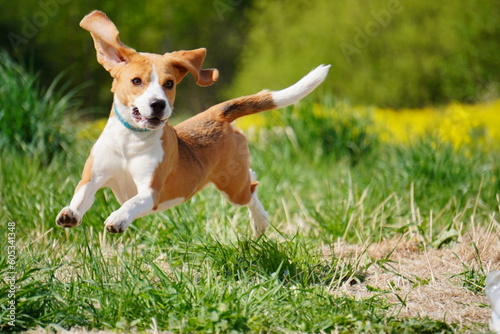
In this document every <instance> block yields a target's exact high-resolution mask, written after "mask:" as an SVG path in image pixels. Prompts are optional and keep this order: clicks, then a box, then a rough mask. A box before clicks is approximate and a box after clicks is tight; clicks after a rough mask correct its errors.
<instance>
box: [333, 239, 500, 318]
mask: <svg viewBox="0 0 500 334" xmlns="http://www.w3.org/2000/svg"><path fill="white" fill-rule="evenodd" d="M419 245H421V243H419V242H416V241H415V242H409V241H402V240H401V239H391V240H387V241H384V242H381V243H378V244H374V245H371V246H369V247H368V248H366V247H365V248H362V247H360V246H358V245H355V246H352V245H345V244H344V245H343V244H339V245H338V246H337V247H335V252H334V255H335V256H339V257H343V258H346V257H353V258H356V259H360V258H363V257H365V258H366V260H368V259H370V258H371V259H376V260H381V259H385V258H388V259H389V260H390V261H387V262H385V261H382V262H379V263H380V264H379V265H377V264H374V265H372V266H370V267H369V268H368V272H367V275H368V276H367V278H366V280H365V281H364V282H363V283H362V284H354V285H349V284H345V285H343V286H341V287H340V288H339V289H336V291H334V292H333V293H336V294H348V295H351V296H354V297H356V298H359V299H366V298H368V297H371V296H374V295H380V294H382V296H385V297H386V298H387V300H388V301H389V302H390V303H393V304H394V306H393V307H392V311H393V312H394V315H398V316H400V317H416V316H422V317H430V318H433V319H436V320H443V321H446V322H453V323H458V324H460V325H462V326H465V327H466V328H467V327H469V326H471V325H472V324H473V323H482V324H488V323H489V319H490V315H491V310H490V308H489V305H488V301H487V299H486V296H485V294H484V290H483V286H482V284H484V282H482V281H481V277H482V275H481V274H482V273H483V272H482V270H483V271H484V273H488V272H489V271H491V270H498V269H499V268H500V237H499V234H498V232H496V233H494V232H491V231H485V230H475V231H469V232H468V233H466V234H464V235H463V236H462V237H460V238H459V239H458V241H457V242H456V243H455V244H453V245H451V246H449V247H447V246H445V247H443V248H442V249H425V248H422V247H421V246H419ZM391 252H392V254H391ZM471 290H473V291H474V292H473V291H471ZM402 301H403V302H402Z"/></svg>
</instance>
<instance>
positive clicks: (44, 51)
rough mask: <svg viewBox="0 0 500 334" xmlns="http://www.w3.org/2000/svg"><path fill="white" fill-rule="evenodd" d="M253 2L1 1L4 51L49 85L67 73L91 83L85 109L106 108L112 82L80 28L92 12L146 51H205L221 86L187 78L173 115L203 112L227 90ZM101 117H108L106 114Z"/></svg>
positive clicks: (226, 0)
mask: <svg viewBox="0 0 500 334" xmlns="http://www.w3.org/2000/svg"><path fill="white" fill-rule="evenodd" d="M249 5H251V1H233V0H231V1H230V0H214V1H201V0H198V1H190V2H189V4H187V3H186V2H182V1H168V2H165V1H161V0H148V1H142V2H141V1H122V2H116V1H106V0H89V1H70V0H23V1H7V0H0V8H2V11H0V31H1V32H2V33H1V34H0V36H2V37H1V39H0V49H2V48H3V49H6V50H8V51H9V53H10V54H12V55H14V56H16V58H18V59H19V58H20V59H22V60H23V62H28V63H31V66H32V67H33V68H35V69H36V70H38V71H41V72H42V79H44V80H45V84H47V85H48V84H50V81H51V80H52V79H53V78H54V77H55V76H57V74H58V73H59V72H61V71H62V70H64V69H66V68H68V74H69V75H70V76H72V77H73V78H74V82H76V83H82V82H87V81H88V82H90V83H91V84H92V85H91V87H90V88H87V89H86V91H85V93H86V95H87V96H86V99H85V103H86V106H87V107H90V106H101V107H103V106H105V108H108V107H109V103H110V101H111V94H110V92H109V89H110V87H111V78H110V76H109V74H108V73H107V72H106V71H105V70H104V69H103V68H102V67H101V66H100V65H99V64H98V63H97V61H96V58H95V50H94V47H93V43H92V39H91V38H90V35H89V33H88V32H87V31H85V30H83V29H81V28H80V27H79V25H78V23H79V22H80V20H81V19H82V18H83V16H84V15H86V14H88V13H89V12H91V11H92V10H94V9H100V10H102V11H104V12H105V13H106V14H107V15H108V16H109V17H110V19H111V20H112V21H113V22H114V23H115V24H116V26H117V27H118V30H119V31H120V38H121V40H122V41H123V42H124V43H125V44H127V45H128V46H130V47H132V48H134V49H136V50H138V51H141V52H154V53H165V52H171V51H176V50H182V49H195V48H199V47H206V48H207V49H208V53H207V59H206V61H205V66H206V67H215V68H218V69H219V70H220V72H221V76H220V80H219V82H217V83H216V84H214V86H212V87H208V88H200V87H197V86H196V84H195V83H194V80H192V79H190V78H189V79H186V80H184V81H183V84H182V85H181V86H180V89H179V90H178V96H179V97H178V99H177V100H176V109H177V110H178V111H180V112H183V111H186V110H188V111H191V112H199V111H200V110H202V108H206V107H208V106H210V105H211V104H213V103H214V102H216V101H217V96H216V95H217V92H218V91H219V90H220V89H221V88H224V87H226V86H227V84H228V83H229V79H230V78H231V77H232V73H233V71H234V66H235V64H236V59H237V57H238V54H239V50H240V49H241V47H242V45H243V44H244V43H243V40H244V34H243V31H244V27H245V20H242V19H241V18H242V17H243V12H244V11H245V9H246V8H247V7H248V6H249ZM104 112H107V110H106V111H104Z"/></svg>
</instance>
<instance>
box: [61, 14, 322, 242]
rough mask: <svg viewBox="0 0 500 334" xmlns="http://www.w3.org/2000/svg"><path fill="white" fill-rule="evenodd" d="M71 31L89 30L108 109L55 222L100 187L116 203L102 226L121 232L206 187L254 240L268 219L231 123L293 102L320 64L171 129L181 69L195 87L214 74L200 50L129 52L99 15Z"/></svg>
mask: <svg viewBox="0 0 500 334" xmlns="http://www.w3.org/2000/svg"><path fill="white" fill-rule="evenodd" d="M80 26H81V27H82V28H84V29H86V30H88V31H89V32H90V34H91V36H92V38H93V40H94V46H95V49H96V51H97V60H98V61H99V63H100V64H101V65H102V66H103V67H104V68H105V69H106V70H107V71H108V72H109V73H110V74H111V76H112V77H113V84H112V88H111V91H112V93H113V105H112V107H111V112H110V115H109V119H108V122H107V124H106V126H105V128H104V130H103V132H102V134H101V135H100V137H99V138H98V140H97V142H96V143H95V145H94V146H93V147H92V150H91V153H90V156H89V157H88V159H87V161H86V162H85V166H84V168H83V173H82V178H81V181H80V182H79V183H78V185H77V187H76V189H75V192H74V196H73V198H72V200H71V202H70V204H69V206H67V207H65V208H63V209H62V210H61V211H60V212H59V214H58V216H57V218H56V223H57V224H58V225H59V226H62V227H74V226H77V225H79V224H80V223H81V221H82V217H83V215H84V214H85V212H86V211H87V210H88V209H89V208H90V206H91V205H92V203H93V201H94V195H95V193H96V192H97V190H98V189H100V188H102V187H109V188H111V189H112V191H113V193H114V194H115V196H116V198H117V199H118V201H119V202H120V204H121V207H120V208H119V209H118V210H116V211H114V212H112V213H111V214H110V215H109V217H108V218H107V219H106V221H105V223H104V225H105V227H106V229H107V231H108V232H110V233H121V232H124V231H125V230H126V229H127V227H128V226H129V225H130V223H131V222H132V221H134V220H135V219H136V218H138V217H142V216H145V215H148V214H151V213H154V212H160V211H164V210H167V209H168V208H171V207H173V206H174V205H178V204H180V203H183V202H185V201H187V200H188V199H190V198H191V197H192V196H193V195H194V194H196V193H197V192H198V191H200V190H201V189H203V188H204V187H205V186H206V185H207V184H209V183H213V184H214V185H215V187H216V188H217V189H218V190H219V191H220V192H221V193H222V194H224V195H225V197H227V199H228V200H229V201H230V202H231V203H233V204H235V205H240V206H247V207H248V209H249V211H250V221H251V226H252V229H253V232H254V234H255V235H256V236H259V235H261V234H262V233H263V232H264V231H265V229H266V227H267V225H268V215H267V213H266V211H265V210H264V208H263V206H262V204H261V203H260V201H259V199H258V197H257V192H256V189H257V184H258V182H257V179H256V176H255V174H254V172H253V171H252V170H251V169H250V165H249V150H248V144H247V140H246V138H245V136H244V135H243V134H242V133H241V131H239V130H238V129H237V128H236V127H235V126H234V125H233V121H234V120H235V119H237V118H239V117H242V116H245V115H250V114H253V113H257V112H260V111H264V110H269V109H276V108H282V107H285V106H287V105H290V104H292V103H295V102H297V101H298V100H300V99H301V98H303V97H304V96H306V95H307V94H309V93H310V92H311V91H312V90H314V89H315V88H316V87H317V86H318V85H319V84H320V83H321V82H322V81H323V80H324V79H325V77H326V75H327V73H328V69H329V67H330V66H329V65H328V66H324V65H321V66H319V67H317V68H316V69H314V70H313V71H311V72H310V73H309V74H307V75H306V76H305V77H304V78H302V79H301V80H300V81H299V82H297V83H296V84H294V85H293V86H291V87H289V88H286V89H283V90H280V91H262V92H260V93H257V94H255V95H250V96H244V97H239V98H236V99H233V100H229V101H226V102H223V103H220V104H217V105H215V106H213V107H211V108H209V109H208V110H206V111H204V112H202V113H200V114H197V115H196V116H194V117H192V118H190V119H188V120H186V121H184V122H182V123H180V124H179V125H177V126H175V127H173V126H172V125H170V124H169V123H168V119H169V117H170V116H171V115H172V110H173V105H174V100H175V90H176V87H177V85H178V84H179V83H180V82H181V80H182V78H183V77H184V76H185V75H186V74H188V73H191V74H192V75H193V76H194V78H195V79H196V83H197V84H198V85H200V86H208V85H211V84H213V83H214V82H215V81H216V80H217V79H218V77H219V72H218V71H217V70H216V69H202V64H203V61H204V59H205V54H206V50H205V49H203V48H201V49H196V50H189V51H175V52H170V53H165V54H163V55H159V54H151V53H142V52H136V51H135V50H133V49H131V48H129V47H127V46H125V45H124V44H123V43H122V42H121V41H120V39H119V37H118V30H117V28H116V26H115V25H114V24H113V22H111V21H110V20H109V18H108V17H107V16H106V14H104V13H103V12H100V11H94V12H92V13H90V14H88V15H87V16H85V17H84V18H83V20H82V21H81V22H80Z"/></svg>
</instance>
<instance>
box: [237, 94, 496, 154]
mask: <svg viewBox="0 0 500 334" xmlns="http://www.w3.org/2000/svg"><path fill="white" fill-rule="evenodd" d="M351 111H352V112H355V113H358V114H360V115H361V116H363V117H372V119H373V122H374V129H373V131H374V132H377V133H378V134H379V136H380V139H381V140H382V141H383V142H390V143H403V144H404V143H410V142H411V141H412V140H415V139H418V138H421V137H423V136H433V137H434V138H439V140H441V141H442V142H445V143H451V144H453V146H454V147H455V148H459V147H463V146H467V145H470V144H474V145H481V146H485V145H486V147H494V148H498V147H500V99H497V100H493V101H490V102H484V103H478V104H474V105H466V104H460V103H451V104H449V105H446V106H444V107H428V108H423V109H401V110H394V109H384V108H368V107H354V108H351ZM281 112H282V111H281ZM279 113H280V111H271V112H267V113H266V114H263V113H260V114H255V115H252V116H248V117H245V118H241V119H239V120H238V121H237V122H236V124H237V126H238V127H240V128H241V129H243V130H248V129H250V128H256V129H258V128H260V127H262V126H264V125H265V124H266V121H268V120H269V119H272V120H273V122H276V123H278V122H279ZM313 113H314V115H315V116H318V117H324V118H334V117H336V115H338V114H339V113H338V112H336V111H335V110H331V109H327V108H325V107H323V106H321V105H319V104H315V105H314V108H313ZM277 125H279V124H277Z"/></svg>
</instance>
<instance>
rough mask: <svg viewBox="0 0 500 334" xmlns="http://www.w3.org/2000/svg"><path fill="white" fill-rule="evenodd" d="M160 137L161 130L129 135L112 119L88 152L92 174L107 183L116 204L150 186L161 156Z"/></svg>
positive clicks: (129, 132)
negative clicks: (90, 154) (92, 162)
mask: <svg viewBox="0 0 500 334" xmlns="http://www.w3.org/2000/svg"><path fill="white" fill-rule="evenodd" d="M161 135H162V131H161V130H158V131H154V132H145V133H135V132H132V131H130V130H128V129H126V128H125V127H124V126H123V125H122V124H121V123H120V122H119V121H118V120H117V119H116V118H114V117H112V118H110V120H109V121H108V124H107V125H106V128H105V129H104V131H103V133H102V134H101V136H100V137H99V139H98V140H97V142H96V144H95V145H94V147H93V149H92V154H93V156H94V166H93V171H92V172H93V174H97V175H100V176H101V177H103V178H105V179H106V180H107V181H106V185H107V186H109V187H110V188H111V189H112V190H113V192H114V193H115V195H116V197H117V199H118V201H119V202H120V203H123V202H125V201H126V200H128V199H130V198H131V197H133V196H135V195H136V194H137V192H138V188H140V187H148V186H150V185H151V182H152V178H153V175H154V172H155V170H156V169H157V167H158V165H159V163H160V162H161V161H162V160H163V157H164V152H163V147H162V142H161Z"/></svg>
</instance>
